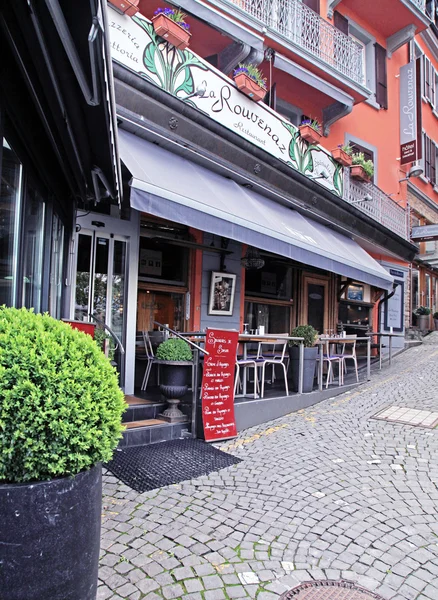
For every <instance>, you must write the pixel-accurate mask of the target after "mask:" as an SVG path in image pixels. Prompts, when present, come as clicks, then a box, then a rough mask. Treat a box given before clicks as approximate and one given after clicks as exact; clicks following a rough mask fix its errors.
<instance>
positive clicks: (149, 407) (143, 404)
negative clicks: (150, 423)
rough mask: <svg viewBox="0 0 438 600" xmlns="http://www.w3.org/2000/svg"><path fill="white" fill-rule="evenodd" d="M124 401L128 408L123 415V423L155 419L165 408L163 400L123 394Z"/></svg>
mask: <svg viewBox="0 0 438 600" xmlns="http://www.w3.org/2000/svg"><path fill="white" fill-rule="evenodd" d="M125 401H126V403H127V405H128V408H127V410H126V412H125V413H124V415H123V422H124V423H128V422H132V421H144V420H146V419H156V418H157V417H158V415H159V414H160V413H162V412H163V410H165V406H166V403H165V402H157V401H156V400H155V401H154V400H147V399H145V398H139V397H137V396H125Z"/></svg>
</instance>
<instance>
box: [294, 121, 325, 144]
mask: <svg viewBox="0 0 438 600" xmlns="http://www.w3.org/2000/svg"><path fill="white" fill-rule="evenodd" d="M299 129H300V136H301V137H302V138H303V140H306V142H310V143H311V144H319V140H320V139H321V137H322V135H321V133H319V131H317V130H316V129H314V128H313V127H311V126H310V125H300V127H299Z"/></svg>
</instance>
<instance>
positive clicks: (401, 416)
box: [371, 406, 438, 429]
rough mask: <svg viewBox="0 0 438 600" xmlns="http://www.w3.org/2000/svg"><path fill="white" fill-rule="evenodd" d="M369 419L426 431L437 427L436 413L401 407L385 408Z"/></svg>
mask: <svg viewBox="0 0 438 600" xmlns="http://www.w3.org/2000/svg"><path fill="white" fill-rule="evenodd" d="M371 418H372V419H377V420H379V421H388V422H389V423H399V424H400V425H412V426H413V427H425V428H426V429H434V427H436V426H437V425H438V412H433V411H431V410H419V409H417V408H406V407H402V406H387V407H386V408H384V409H383V410H381V411H379V412H378V413H377V414H376V415H374V416H373V417H371Z"/></svg>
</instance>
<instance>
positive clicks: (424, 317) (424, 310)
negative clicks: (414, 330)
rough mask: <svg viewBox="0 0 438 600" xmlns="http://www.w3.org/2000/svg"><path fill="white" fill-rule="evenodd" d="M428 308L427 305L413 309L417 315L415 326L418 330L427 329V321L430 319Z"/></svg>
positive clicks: (423, 330) (424, 330)
mask: <svg viewBox="0 0 438 600" xmlns="http://www.w3.org/2000/svg"><path fill="white" fill-rule="evenodd" d="M431 312H432V311H431V310H430V308H428V307H427V306H419V307H418V308H417V309H416V310H415V311H414V313H415V315H416V317H417V327H418V329H419V330H420V331H422V332H426V331H429V321H430V314H431Z"/></svg>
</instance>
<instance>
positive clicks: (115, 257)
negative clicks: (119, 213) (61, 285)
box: [74, 230, 127, 384]
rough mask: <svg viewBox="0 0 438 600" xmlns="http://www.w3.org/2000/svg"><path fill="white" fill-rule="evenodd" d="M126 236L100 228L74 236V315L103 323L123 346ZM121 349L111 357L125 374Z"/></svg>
mask: <svg viewBox="0 0 438 600" xmlns="http://www.w3.org/2000/svg"><path fill="white" fill-rule="evenodd" d="M126 256H127V242H126V239H123V238H122V237H118V236H115V235H112V234H105V233H101V232H100V231H86V230H85V231H84V230H82V231H81V233H80V234H78V237H77V262H76V286H75V298H74V319H75V320H78V321H89V322H91V323H93V322H94V323H96V321H95V320H94V319H93V318H92V316H91V315H93V316H95V317H97V319H99V320H100V321H102V322H103V323H105V325H107V326H108V327H110V328H111V330H112V331H114V333H115V334H116V336H117V337H118V338H119V339H120V340H121V342H122V344H123V345H124V346H125V316H124V315H125V301H126V265H127V260H126ZM122 358H123V357H122V355H121V354H120V352H116V353H115V356H114V360H115V362H116V363H117V370H118V371H119V373H120V376H121V384H123V378H124V362H123V360H122Z"/></svg>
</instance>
